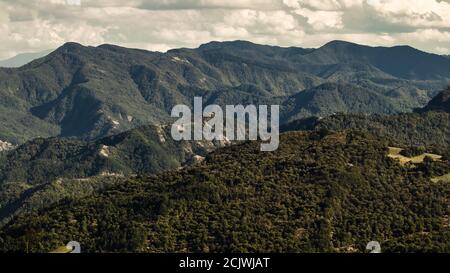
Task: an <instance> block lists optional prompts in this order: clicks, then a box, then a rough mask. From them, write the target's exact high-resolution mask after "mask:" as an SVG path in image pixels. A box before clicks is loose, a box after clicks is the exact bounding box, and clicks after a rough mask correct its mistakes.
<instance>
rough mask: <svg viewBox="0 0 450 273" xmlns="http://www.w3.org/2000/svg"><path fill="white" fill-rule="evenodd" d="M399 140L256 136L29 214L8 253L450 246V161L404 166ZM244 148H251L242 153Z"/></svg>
mask: <svg viewBox="0 0 450 273" xmlns="http://www.w3.org/2000/svg"><path fill="white" fill-rule="evenodd" d="M387 145H388V142H387V141H385V140H383V139H380V138H374V137H371V136H370V135H367V134H361V133H357V132H352V131H350V132H341V133H327V132H325V131H321V132H310V133H308V132H292V133H287V134H283V135H282V137H281V146H280V149H279V150H278V151H276V152H271V153H262V152H259V146H258V143H255V142H249V143H245V144H242V145H236V146H231V147H227V148H224V149H219V150H217V151H215V152H213V153H212V154H210V155H209V156H208V157H207V158H206V160H205V161H204V163H203V164H201V165H197V166H192V167H188V168H184V169H181V170H178V171H171V172H166V173H163V174H161V175H158V176H152V177H147V178H131V179H128V180H126V181H123V182H122V183H119V184H117V185H116V186H113V187H112V188H109V189H107V190H105V191H103V192H101V193H100V194H94V195H91V196H89V197H86V198H83V199H81V200H75V201H70V200H65V201H64V202H61V203H60V204H58V205H54V206H52V207H51V208H49V209H46V210H42V211H40V212H33V213H31V214H23V215H20V216H18V217H17V218H15V219H14V220H13V221H11V222H10V223H9V224H8V225H7V226H5V227H3V228H2V230H1V232H0V241H1V242H2V243H1V244H0V249H1V250H2V251H19V252H23V251H25V250H26V249H27V250H29V251H31V252H45V251H49V250H52V249H54V248H55V247H57V246H60V245H63V244H65V243H66V242H67V241H71V240H77V241H79V242H80V243H81V244H82V246H83V249H84V251H86V252H116V251H126V252H129V251H132V252H353V251H360V252H362V251H364V248H365V246H366V244H367V243H368V242H369V241H372V240H377V241H379V242H380V243H381V244H382V249H383V251H384V252H427V251H433V252H448V251H450V249H449V247H450V232H449V228H448V224H449V223H448V215H449V206H448V196H449V193H450V185H449V184H448V183H446V182H439V181H437V182H436V181H435V180H433V181H434V182H433V181H432V179H433V178H434V177H437V176H441V175H443V174H446V173H448V172H449V171H450V165H449V164H450V163H449V162H448V159H443V160H441V161H432V160H426V161H425V162H424V163H421V164H416V165H415V167H414V168H412V167H411V166H403V165H401V164H399V162H397V161H396V160H394V159H392V158H390V157H388V155H387V153H388V150H387ZM236 158H239V160H238V161H237V160H236Z"/></svg>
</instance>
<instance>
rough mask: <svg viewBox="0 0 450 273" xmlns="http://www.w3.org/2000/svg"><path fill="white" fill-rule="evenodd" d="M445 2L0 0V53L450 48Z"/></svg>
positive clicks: (449, 5)
mask: <svg viewBox="0 0 450 273" xmlns="http://www.w3.org/2000/svg"><path fill="white" fill-rule="evenodd" d="M448 14H450V3H449V1H439V0H420V1H409V0H322V1H319V0H317V1H316V0H227V1H223V0H128V1H127V0H81V1H80V0H35V1H29V0H0V35H1V37H3V39H2V43H0V59H3V58H7V57H11V56H12V55H14V54H17V53H22V52H32V51H41V50H45V49H48V48H55V47H57V46H59V45H61V44H62V43H64V42H67V41H75V42H80V43H83V44H88V45H98V44H101V43H113V44H119V45H123V46H129V47H141V48H145V49H151V50H162V51H165V50H167V49H169V48H174V47H196V46H198V45H199V44H201V43H205V42H208V41H211V40H220V41H222V40H235V39H243V40H250V41H253V42H258V43H267V44H273V45H281V46H302V47H317V46H320V45H322V44H324V43H326V42H328V41H330V40H335V39H341V40H349V41H352V42H357V43H364V44H369V45H385V46H390V45H395V44H410V45H412V46H416V47H419V48H420V49H423V50H428V51H433V52H437V53H442V52H444V49H448V48H450V34H449V32H448V28H449V27H450V16H449V15H448Z"/></svg>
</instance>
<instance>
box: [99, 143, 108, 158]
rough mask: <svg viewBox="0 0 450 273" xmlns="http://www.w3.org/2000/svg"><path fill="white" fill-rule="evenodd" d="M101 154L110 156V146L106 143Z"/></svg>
mask: <svg viewBox="0 0 450 273" xmlns="http://www.w3.org/2000/svg"><path fill="white" fill-rule="evenodd" d="M100 155H101V156H103V157H109V147H108V146H106V145H103V146H102V149H101V150H100Z"/></svg>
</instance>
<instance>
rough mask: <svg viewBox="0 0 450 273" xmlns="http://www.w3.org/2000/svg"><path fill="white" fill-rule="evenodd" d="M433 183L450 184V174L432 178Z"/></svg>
mask: <svg viewBox="0 0 450 273" xmlns="http://www.w3.org/2000/svg"><path fill="white" fill-rule="evenodd" d="M431 181H433V182H434V183H438V182H447V183H450V173H448V174H445V175H442V176H437V177H433V178H431Z"/></svg>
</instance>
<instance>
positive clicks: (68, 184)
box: [0, 41, 450, 253]
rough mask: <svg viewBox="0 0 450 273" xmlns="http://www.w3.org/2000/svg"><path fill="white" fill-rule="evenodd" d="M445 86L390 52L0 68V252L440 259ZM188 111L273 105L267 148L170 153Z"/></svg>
mask: <svg viewBox="0 0 450 273" xmlns="http://www.w3.org/2000/svg"><path fill="white" fill-rule="evenodd" d="M449 81H450V59H448V58H446V57H443V56H439V55H434V54H428V53H425V52H421V51H418V50H416V49H413V48H411V47H405V46H400V47H392V48H384V47H368V46H362V45H357V44H352V43H347V42H342V41H333V42H330V43H328V44H326V45H324V46H323V47H321V48H317V49H303V48H281V47H272V46H264V45H257V44H253V43H249V42H245V41H235V42H220V43H219V42H211V43H208V44H205V45H202V46H200V47H199V48H197V49H175V50H171V51H168V52H167V53H159V52H149V51H144V50H138V49H127V48H121V47H117V46H113V45H102V46H99V47H85V46H82V45H79V44H75V43H68V44H65V45H63V46H62V47H60V48H59V49H57V50H56V51H54V52H52V53H50V54H49V55H48V56H45V57H43V58H40V59H37V60H34V61H32V62H31V63H29V64H27V65H25V66H22V67H20V68H8V69H6V68H4V69H0V98H1V100H0V126H1V128H2V130H1V131H0V252H11V251H12V252H15V251H17V252H24V251H25V250H26V251H28V252H48V251H51V250H53V249H55V248H57V247H58V246H61V245H64V244H65V243H66V242H68V241H71V240H74V239H76V240H77V241H79V242H81V243H82V245H83V249H84V251H86V252H233V253H236V252H265V253H266V252H363V251H365V246H366V244H367V242H369V241H372V240H377V241H379V242H381V243H382V245H383V251H384V252H449V251H450V249H449V247H450V233H449V228H448V227H449V226H450V223H449V215H450V207H449V206H448V196H449V194H450V188H449V185H450V184H449V183H448V181H449V175H450V161H449V159H450V153H449V151H450V149H449V147H450V138H449V136H450V105H449V103H450V100H449V97H450V94H449V92H450V89H446V90H443V89H444V86H447V84H448V83H449ZM442 90H443V91H442ZM194 96H202V97H203V98H204V103H205V104H213V103H214V104H219V105H225V104H233V105H235V104H249V103H252V104H279V105H280V106H281V121H282V125H281V128H280V129H281V131H282V134H281V139H280V148H279V149H278V150H277V151H274V152H269V153H267V152H266V153H263V152H260V151H259V149H258V147H259V144H260V143H259V142H258V141H256V142H255V141H248V142H239V143H237V142H233V143H230V142H229V141H212V142H211V141H181V142H178V141H174V140H173V139H172V138H171V136H170V129H171V126H170V121H171V119H170V116H169V114H170V111H171V109H172V107H173V106H174V105H176V104H186V105H188V106H192V105H191V104H192V100H193V97H194Z"/></svg>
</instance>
